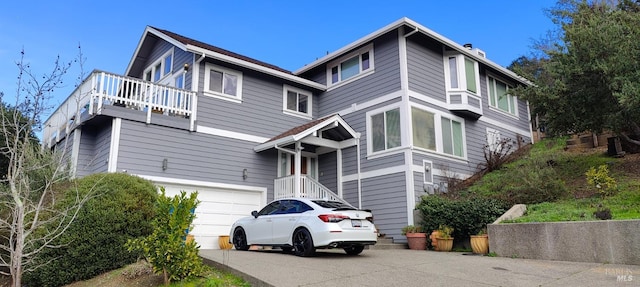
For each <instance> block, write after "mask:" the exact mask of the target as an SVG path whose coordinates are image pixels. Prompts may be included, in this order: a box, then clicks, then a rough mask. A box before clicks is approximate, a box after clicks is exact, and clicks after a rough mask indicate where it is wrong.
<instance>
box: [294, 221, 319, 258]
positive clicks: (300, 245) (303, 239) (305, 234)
mask: <svg viewBox="0 0 640 287" xmlns="http://www.w3.org/2000/svg"><path fill="white" fill-rule="evenodd" d="M315 252H316V249H315V248H314V247H313V238H311V233H309V231H308V230H306V229H304V228H301V229H298V230H296V232H294V233H293V254H295V255H296V256H302V257H307V256H311V255H313V254H314V253H315Z"/></svg>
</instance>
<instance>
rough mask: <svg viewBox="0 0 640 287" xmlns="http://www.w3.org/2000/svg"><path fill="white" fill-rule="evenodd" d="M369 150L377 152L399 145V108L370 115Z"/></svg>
mask: <svg viewBox="0 0 640 287" xmlns="http://www.w3.org/2000/svg"><path fill="white" fill-rule="evenodd" d="M369 131H371V145H372V146H371V151H372V152H379V151H383V150H388V149H392V148H395V147H399V146H400V145H401V136H400V108H395V109H392V110H388V111H385V112H381V113H377V114H374V115H372V116H371V117H370V128H369Z"/></svg>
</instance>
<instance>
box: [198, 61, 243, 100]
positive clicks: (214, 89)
mask: <svg viewBox="0 0 640 287" xmlns="http://www.w3.org/2000/svg"><path fill="white" fill-rule="evenodd" d="M205 68H206V70H205V75H204V92H205V94H208V95H210V96H214V97H218V98H222V99H226V100H233V101H238V102H239V101H240V100H241V99H242V73H241V72H238V71H234V70H230V69H227V68H223V67H220V66H216V65H213V64H209V63H207V64H206V66H205Z"/></svg>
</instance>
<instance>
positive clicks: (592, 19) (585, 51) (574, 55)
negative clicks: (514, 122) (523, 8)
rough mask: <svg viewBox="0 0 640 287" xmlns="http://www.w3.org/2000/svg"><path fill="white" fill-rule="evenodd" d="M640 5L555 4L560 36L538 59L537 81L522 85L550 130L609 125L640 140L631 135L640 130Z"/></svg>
mask: <svg viewBox="0 0 640 287" xmlns="http://www.w3.org/2000/svg"><path fill="white" fill-rule="evenodd" d="M639 11H640V4H638V2H637V1H629V0H622V1H579V0H560V1H559V2H558V5H557V6H556V7H555V8H554V9H551V10H550V15H551V17H552V20H553V21H554V23H556V24H557V25H558V26H559V27H560V29H561V31H560V33H559V36H558V37H559V38H558V41H557V42H556V43H555V44H554V45H551V46H546V50H544V51H543V52H544V53H543V54H544V55H545V56H543V57H541V59H538V62H537V64H538V65H539V66H538V68H541V69H542V71H538V74H537V75H538V76H540V77H539V78H536V77H535V76H534V77H533V78H532V80H533V81H534V83H535V84H536V86H532V87H528V88H524V89H520V90H519V91H517V93H518V95H520V96H523V97H524V98H525V99H527V100H529V101H530V102H531V103H532V105H533V106H534V109H535V111H536V112H538V113H541V114H543V115H544V117H545V119H546V122H547V125H548V127H549V131H550V132H552V133H555V134H564V133H571V132H582V131H594V132H600V131H602V130H603V129H608V130H612V131H614V132H616V133H618V134H619V135H620V136H622V137H623V138H625V139H627V140H628V141H629V142H631V143H633V144H636V145H640V140H637V139H632V138H630V137H629V135H632V134H635V135H638V134H640V81H638V79H640V41H638V39H640V12H639ZM529 60H531V59H529ZM533 60H535V59H533ZM514 66H518V63H516V62H514ZM525 75H526V73H525ZM529 76H531V75H529Z"/></svg>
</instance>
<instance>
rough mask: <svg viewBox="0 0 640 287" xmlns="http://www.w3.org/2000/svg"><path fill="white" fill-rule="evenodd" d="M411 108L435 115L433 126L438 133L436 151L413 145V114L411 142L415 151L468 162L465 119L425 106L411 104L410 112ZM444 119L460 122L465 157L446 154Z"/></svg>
mask: <svg viewBox="0 0 640 287" xmlns="http://www.w3.org/2000/svg"><path fill="white" fill-rule="evenodd" d="M411 108H418V109H421V110H424V111H427V112H429V113H432V114H434V118H433V125H434V127H435V132H436V150H435V151H434V150H430V149H426V148H422V147H418V146H415V145H413V119H412V117H413V113H412V114H411V116H410V117H409V118H410V119H411V120H410V121H409V126H410V127H409V131H410V133H409V137H410V139H409V142H410V145H411V147H412V148H413V149H414V150H417V151H421V152H424V153H428V154H436V155H439V156H443V157H446V158H453V159H459V160H465V161H466V160H467V158H468V152H467V131H466V122H465V120H464V118H461V117H458V116H455V115H452V114H447V113H443V112H441V111H439V110H436V109H433V108H429V107H427V106H423V105H420V104H417V103H411V104H410V109H409V111H411ZM442 118H446V119H450V120H454V121H456V122H459V123H460V125H461V128H462V152H463V154H464V156H462V157H460V156H457V155H453V154H448V153H445V152H444V145H443V142H442V141H443V139H442Z"/></svg>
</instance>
